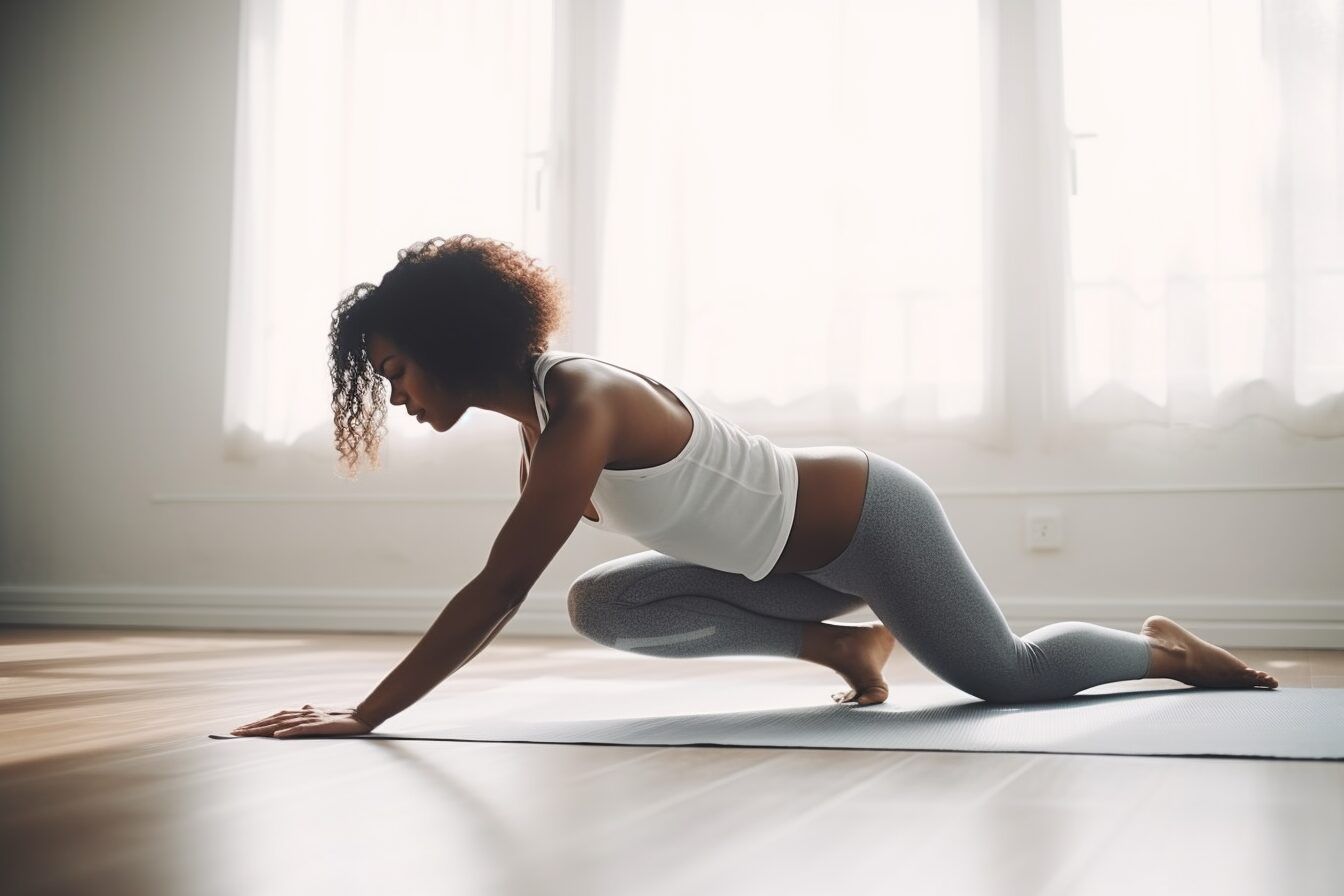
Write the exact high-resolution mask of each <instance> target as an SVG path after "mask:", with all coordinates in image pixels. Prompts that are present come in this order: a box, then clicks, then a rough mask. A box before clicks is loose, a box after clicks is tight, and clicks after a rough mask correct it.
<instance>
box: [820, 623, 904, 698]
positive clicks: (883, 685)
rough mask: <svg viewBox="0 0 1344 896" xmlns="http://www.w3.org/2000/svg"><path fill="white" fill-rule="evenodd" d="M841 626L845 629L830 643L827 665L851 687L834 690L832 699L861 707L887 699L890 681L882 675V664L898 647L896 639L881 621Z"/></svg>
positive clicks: (883, 664)
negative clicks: (846, 689)
mask: <svg viewBox="0 0 1344 896" xmlns="http://www.w3.org/2000/svg"><path fill="white" fill-rule="evenodd" d="M841 628H842V629H843V631H841V633H840V634H839V635H837V636H836V637H835V639H834V641H833V642H832V643H831V647H830V655H829V656H828V657H827V662H826V665H827V666H830V667H831V668H832V669H834V670H835V671H837V672H839V673H840V675H841V677H842V678H844V679H845V681H846V682H847V683H848V684H849V687H850V690H848V691H839V692H837V693H834V694H832V695H831V699H832V700H834V701H836V702H837V703H855V704H857V705H859V706H868V705H870V704H873V703H884V702H886V699H887V681H886V679H885V678H883V677H882V667H883V666H885V665H886V663H887V657H889V656H891V651H892V648H893V647H895V646H896V638H895V637H893V636H892V634H891V632H889V631H887V627H886V626H885V625H883V624H882V623H880V622H870V623H866V624H862V625H844V626H841Z"/></svg>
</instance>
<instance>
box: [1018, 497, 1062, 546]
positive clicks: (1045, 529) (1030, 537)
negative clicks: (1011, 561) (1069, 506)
mask: <svg viewBox="0 0 1344 896" xmlns="http://www.w3.org/2000/svg"><path fill="white" fill-rule="evenodd" d="M1062 547H1064V514H1063V513H1062V512H1061V511H1060V509H1059V508H1058V507H1032V508H1030V509H1029V510H1027V550H1029V551H1057V550H1059V549H1060V548H1062Z"/></svg>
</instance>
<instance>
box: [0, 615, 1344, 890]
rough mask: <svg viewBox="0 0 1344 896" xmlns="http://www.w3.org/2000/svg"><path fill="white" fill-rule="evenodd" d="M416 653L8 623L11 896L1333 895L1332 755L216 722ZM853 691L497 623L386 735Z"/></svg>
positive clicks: (1314, 675) (1336, 871) (1315, 665)
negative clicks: (589, 736) (971, 748)
mask: <svg viewBox="0 0 1344 896" xmlns="http://www.w3.org/2000/svg"><path fill="white" fill-rule="evenodd" d="M415 640H416V638H415V636H412V635H331V634H252V633H245V632H218V631H209V632H188V631H168V630H148V629H139V630H136V629H68V628H46V629H43V628H27V627H11V628H4V629H0V682H2V683H3V691H0V707H2V711H3V713H4V718H3V720H2V722H3V731H4V736H3V739H0V776H2V777H0V806H2V807H3V817H2V818H0V856H2V857H3V858H2V859H0V890H3V892H5V893H14V894H35V893H61V894H65V893H99V894H109V893H111V894H120V893H126V894H137V896H158V894H172V896H195V894H215V893H218V894H226V893H227V894H240V893H259V894H307V893H313V894H319V893H320V894H341V893H361V894H367V893H377V894H384V893H396V894H418V893H465V894H496V893H508V894H529V896H530V894H553V893H554V894H569V893H574V894H585V896H588V894H592V896H597V894H617V893H619V894H641V896H642V894H690V893H695V894H704V893H730V892H731V893H808V894H829V893H834V892H881V893H897V892H909V893H918V894H933V893H946V894H980V893H984V894H998V893H1004V894H1019V893H1020V894H1031V896H1042V894H1111V893H1114V894H1123V896H1135V894H1137V893H1151V892H1160V893H1173V892H1176V893H1182V894H1203V893H1210V894H1212V893H1217V894H1220V896H1221V894H1257V893H1264V894H1296V896H1301V894H1317V893H1319V894H1327V893H1329V894H1337V893H1340V892H1344V763H1341V762H1302V761H1270V760H1242V759H1185V758H1162V757H1143V756H1071V755H1050V754H1017V753H953V752H905V751H868V750H811V749H761V748H751V749H741V748H724V747H665V748H646V747H623V746H581V745H554V744H492V743H454V742H426V741H393V740H358V739H344V740H333V739H321V738H307V739H299V740H276V739H274V738H244V739H238V740H210V739H208V738H207V737H206V735H207V734H210V733H217V734H223V733H227V732H228V730H229V729H231V728H233V727H234V726H235V725H237V724H239V723H242V722H249V721H253V720H255V719H258V718H261V717H263V716H266V715H269V714H271V713H272V712H274V711H276V710H279V709H293V708H298V707H301V706H302V705H303V704H305V703H313V704H316V705H333V706H337V705H339V706H351V705H353V704H355V703H357V702H358V701H359V700H360V699H362V698H363V697H364V696H365V695H366V694H367V693H368V691H369V690H371V689H372V687H373V686H374V685H375V684H376V683H377V682H378V681H379V680H381V678H382V676H383V675H385V674H386V673H387V671H388V670H390V669H391V668H392V667H393V666H394V665H395V664H396V663H397V662H398V661H399V660H400V659H401V658H402V656H404V655H405V653H406V651H407V650H409V649H410V647H411V645H412V644H414V643H415ZM1236 653H1237V654H1238V655H1239V656H1241V657H1242V658H1243V659H1245V660H1247V661H1248V662H1250V663H1251V664H1252V665H1256V666H1258V667H1259V668H1263V669H1268V670H1270V671H1272V672H1273V674H1274V675H1275V676H1276V677H1277V678H1278V679H1279V681H1280V683H1281V684H1282V686H1284V687H1344V652H1338V651H1319V650H1317V651H1312V650H1250V649H1247V650H1237V651H1236ZM888 680H889V681H890V682H891V683H892V684H893V685H894V688H893V693H892V701H893V702H894V703H896V704H897V705H899V701H900V697H901V691H902V688H903V687H906V688H912V687H920V686H927V685H928V684H930V683H931V682H933V679H932V677H931V676H930V675H929V673H927V672H926V671H924V670H923V669H922V668H921V667H919V666H918V665H916V664H915V663H914V662H913V661H912V660H911V659H910V658H909V657H908V656H907V655H905V654H902V653H900V652H899V650H898V653H897V655H895V656H893V658H892V661H891V664H890V665H889V666H888ZM1171 686H1178V685H1176V684H1175V683H1174V682H1163V681H1145V682H1125V683H1117V684H1112V685H1104V686H1102V687H1100V688H1095V689H1093V690H1092V691H1091V692H1090V693H1103V692H1107V691H1119V690H1132V689H1139V688H1150V687H1171ZM839 689H841V688H840V681H839V679H838V678H833V674H832V673H831V672H830V671H829V670H826V669H823V668H821V667H820V666H815V665H812V664H809V663H804V662H799V661H790V660H782V659H777V658H712V659H696V660H667V659H657V658H650V657H641V656H635V655H631V654H626V653H620V652H617V651H613V650H608V649H605V648H601V647H598V646H596V645H592V644H589V643H587V642H585V641H581V640H578V639H573V640H570V639H521V638H516V639H511V638H509V637H508V636H507V635H505V636H502V637H500V638H499V639H497V640H496V641H495V642H494V643H492V644H491V645H490V646H489V647H487V648H486V650H485V651H484V652H482V653H481V655H480V656H478V657H477V658H476V659H475V660H474V661H472V663H471V664H470V665H468V666H467V667H466V668H464V669H463V670H461V671H460V672H459V673H458V674H457V675H454V676H452V677H451V678H450V679H448V680H447V681H445V682H444V683H443V684H442V685H441V686H440V687H439V688H438V689H437V690H436V691H435V692H434V693H433V694H431V695H430V696H429V697H427V698H426V699H425V700H423V701H421V702H420V703H419V704H417V705H416V706H414V707H412V708H411V709H409V710H407V711H406V712H405V713H402V714H401V715H399V716H397V717H395V718H394V719H392V720H390V721H389V722H388V723H387V724H386V725H384V726H383V727H382V728H381V729H380V730H383V731H390V730H394V729H395V727H396V725H397V724H398V723H401V724H403V725H406V726H407V727H409V725H410V724H411V723H416V724H420V723H424V722H425V721H427V720H428V721H433V720H439V721H443V720H457V719H461V718H465V717H487V716H495V715H498V716H507V715H509V714H510V712H512V711H515V710H516V709H517V707H519V706H521V705H527V706H528V707H529V708H530V710H529V711H532V710H534V709H535V708H536V707H543V708H545V709H546V710H547V711H548V717H553V718H563V717H565V716H566V715H577V714H580V713H589V712H600V713H604V714H607V715H608V716H611V715H617V714H622V715H624V714H629V715H648V714H676V713H690V712H704V711H724V710H742V709H757V708H771V707H787V706H799V705H808V704H827V703H829V696H828V695H829V694H830V693H831V692H832V691H835V690H839ZM544 714H546V713H544ZM874 888H875V889H874Z"/></svg>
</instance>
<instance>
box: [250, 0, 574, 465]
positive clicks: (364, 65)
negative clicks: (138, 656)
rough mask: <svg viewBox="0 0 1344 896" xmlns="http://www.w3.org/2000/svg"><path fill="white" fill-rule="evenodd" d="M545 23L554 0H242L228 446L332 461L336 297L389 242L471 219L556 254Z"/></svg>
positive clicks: (479, 227)
mask: <svg viewBox="0 0 1344 896" xmlns="http://www.w3.org/2000/svg"><path fill="white" fill-rule="evenodd" d="M551 27H552V8H551V0H346V2H344V3H331V2H326V0H245V2H244V4H243V16H242V34H241V51H240V75H239V96H238V138H237V162H236V184H235V213H234V234H233V254H232V259H231V271H232V277H231V284H230V295H229V321H228V336H227V338H228V347H227V360H228V368H227V376H226V389H225V404H224V430H225V437H226V455H227V456H229V457H232V458H235V459H253V458H257V457H260V456H264V455H267V454H270V453H286V454H288V453H292V452H294V451H296V450H297V451H301V452H304V453H306V454H309V455H311V456H313V457H315V458H319V459H322V460H326V461H330V460H331V459H332V457H333V448H332V417H331V410H330V406H331V383H330V376H329V373H328V370H327V344H326V340H327V330H328V327H329V325H330V322H331V313H332V310H333V309H334V307H335V305H336V303H337V301H338V300H339V298H340V296H341V295H342V294H343V293H344V292H346V291H347V290H349V289H350V288H351V287H353V286H354V285H355V284H356V283H359V282H361V281H370V282H374V283H376V282H377V281H378V280H379V279H380V278H381V277H382V275H383V274H384V273H385V272H386V271H387V270H388V269H390V268H391V267H392V266H393V265H394V264H395V263H396V260H397V256H396V253H397V250H398V249H401V248H404V247H405V246H408V245H410V244H411V243H413V242H416V241H418V240H424V239H428V238H429V237H432V236H450V235H452V234H455V233H475V234H479V235H482V236H490V237H492V238H495V239H500V240H505V241H508V242H511V243H513V244H514V245H515V246H518V247H519V248H522V249H524V250H525V251H527V252H528V253H529V254H532V255H534V256H538V257H544V256H545V255H546V254H547V243H548V240H549V233H548V226H547V212H548V209H549V202H548V201H546V200H547V196H548V194H549V189H550V181H549V180H548V179H545V178H543V175H544V174H545V172H546V170H547V166H548V163H549V162H550V159H551V156H552V154H553V146H552V143H551V138H552V131H553V128H552V123H551V120H550V110H551V96H550V91H551V89H552V85H551V45H552V35H551ZM478 413H479V412H476V411H472V412H468V417H467V418H464V419H463V420H462V421H461V422H460V423H459V424H458V427H457V429H458V430H463V429H470V428H471V427H472V426H473V425H474V422H478V421H474V420H473V419H468V418H472V415H473V414H478ZM388 431H389V435H390V437H391V438H390V441H391V443H393V444H395V445H400V446H413V445H415V444H416V442H418V441H420V440H423V439H427V438H428V436H429V428H428V427H424V426H416V425H415V423H414V421H412V420H410V418H408V417H406V416H404V415H398V414H389V415H388ZM411 450H414V449H413V448H412V449H411Z"/></svg>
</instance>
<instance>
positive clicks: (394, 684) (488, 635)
mask: <svg viewBox="0 0 1344 896" xmlns="http://www.w3.org/2000/svg"><path fill="white" fill-rule="evenodd" d="M522 604H523V601H522V598H521V597H517V596H512V595H509V594H507V593H504V592H501V591H500V590H499V589H498V588H497V587H496V586H494V585H492V584H490V582H489V581H488V580H486V579H484V578H483V577H482V576H477V577H476V578H474V579H472V580H471V581H470V582H468V583H467V584H466V586H465V587H464V588H463V589H462V590H461V591H459V592H457V594H456V595H455V596H454V597H453V599H452V600H450V601H449V602H448V606H446V607H444V608H443V612H442V613H440V614H439V617H438V618H437V619H435V620H434V624H433V625H431V626H430V627H429V630H428V631H426V632H425V634H424V637H422V638H421V639H420V642H419V643H418V644H416V645H415V647H414V648H412V649H411V652H410V653H409V654H407V655H406V658H405V659H404V660H402V661H401V663H400V664H399V665H398V666H397V667H396V668H395V669H393V670H392V671H391V672H389V673H388V675H387V677H386V678H384V679H383V681H382V683H381V684H379V685H378V687H376V688H374V689H373V693H371V694H369V696H367V697H365V698H364V700H363V701H362V702H361V703H360V704H359V706H357V707H355V715H356V716H358V717H359V718H360V720H362V721H363V722H364V723H365V724H367V725H369V726H370V730H372V729H374V728H377V727H378V726H379V725H381V724H382V723H383V722H385V721H387V720H388V719H390V718H391V717H392V716H394V715H396V714H397V713H399V712H401V711H402V710H403V709H405V708H406V707H408V706H410V705H411V704H413V703H415V702H416V701H417V700H419V699H420V698H421V697H423V696H425V694H428V693H429V692H430V691H432V690H433V689H434V688H435V687H437V686H438V685H439V683H440V682H442V681H443V680H444V679H445V678H447V677H448V676H449V675H452V674H453V673H454V672H456V671H457V670H458V669H460V668H462V667H463V666H464V665H466V664H467V662H468V661H469V660H471V658H472V657H474V656H476V654H478V653H480V652H481V650H482V649H484V647H485V645H487V644H489V643H490V642H491V641H492V640H493V639H494V637H495V635H497V634H499V632H500V630H501V629H503V628H504V623H506V622H508V621H509V620H510V619H512V618H513V614H515V613H517V612H518V608H519V607H521V606H522Z"/></svg>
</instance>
